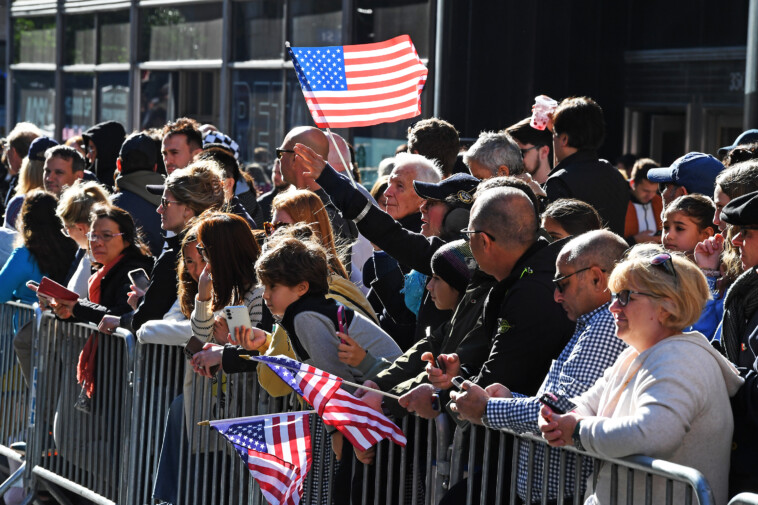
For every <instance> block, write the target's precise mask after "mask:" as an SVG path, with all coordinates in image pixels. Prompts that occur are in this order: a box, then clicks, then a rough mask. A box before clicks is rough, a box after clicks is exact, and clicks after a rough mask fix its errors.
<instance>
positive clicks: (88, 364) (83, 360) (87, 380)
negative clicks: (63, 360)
mask: <svg viewBox="0 0 758 505" xmlns="http://www.w3.org/2000/svg"><path fill="white" fill-rule="evenodd" d="M123 257H124V255H123V254H120V255H119V256H118V257H117V258H116V259H114V260H113V261H111V262H110V263H108V264H107V265H105V266H104V267H103V268H101V269H100V270H98V271H97V272H95V273H94V274H93V275H92V276H91V277H90V278H89V280H88V281H87V293H88V298H89V300H90V301H91V302H94V303H100V294H101V293H100V284H101V283H102V281H103V277H105V275H106V274H107V273H108V272H109V271H110V270H111V269H112V268H113V267H114V266H116V265H117V264H118V262H119V261H121V259H122V258H123ZM97 344H98V338H97V333H90V336H89V338H88V339H87V343H86V344H84V349H82V352H81V353H80V354H79V362H78V363H77V365H76V381H77V382H78V383H79V384H80V385H81V386H82V393H83V394H84V395H86V397H87V398H92V393H94V391H95V355H96V354H97ZM80 397H81V395H80Z"/></svg>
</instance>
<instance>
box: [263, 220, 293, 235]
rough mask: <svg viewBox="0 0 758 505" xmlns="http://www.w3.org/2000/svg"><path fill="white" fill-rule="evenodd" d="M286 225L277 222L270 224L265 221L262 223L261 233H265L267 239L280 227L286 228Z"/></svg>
mask: <svg viewBox="0 0 758 505" xmlns="http://www.w3.org/2000/svg"><path fill="white" fill-rule="evenodd" d="M287 224H288V223H282V222H279V221H277V222H276V223H270V222H268V221H266V222H265V223H263V233H265V234H266V236H267V237H270V236H271V235H273V234H274V232H275V231H276V230H278V229H279V228H281V227H282V226H287Z"/></svg>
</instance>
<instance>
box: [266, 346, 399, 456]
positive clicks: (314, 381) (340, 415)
mask: <svg viewBox="0 0 758 505" xmlns="http://www.w3.org/2000/svg"><path fill="white" fill-rule="evenodd" d="M254 359H255V360H257V361H262V362H263V363H266V364H267V365H268V366H269V367H270V368H271V369H272V370H273V371H274V372H275V373H276V374H277V375H278V376H279V377H280V378H281V379H282V380H283V381H284V382H285V383H287V385H288V386H290V387H291V388H292V389H294V390H295V392H296V393H297V394H299V395H300V396H302V397H303V398H304V399H305V401H307V402H308V403H310V404H311V405H312V406H313V408H315V409H316V411H317V412H318V415H319V416H321V418H322V419H323V420H324V424H328V425H330V426H334V427H335V428H337V429H338V430H339V431H340V432H342V434H343V435H345V437H347V439H348V440H350V442H351V443H352V444H353V446H355V447H358V448H359V449H361V450H363V451H365V450H367V449H368V448H369V447H371V446H372V445H374V444H376V443H377V442H379V441H380V440H383V439H385V438H389V439H390V440H392V441H393V442H395V443H396V444H398V445H401V446H403V447H404V446H405V444H406V443H407V440H406V438H405V435H403V432H402V430H401V429H400V428H398V427H397V425H395V423H393V422H392V421H390V420H389V419H388V418H387V417H386V416H385V415H384V414H381V413H379V412H377V411H376V410H374V409H372V408H371V407H369V406H368V405H366V404H365V403H364V402H363V401H361V400H360V399H359V398H356V397H355V396H353V395H351V394H350V393H348V392H347V391H345V390H344V389H342V388H340V385H341V384H342V379H341V378H340V377H337V376H336V375H332V374H329V373H327V372H324V371H323V370H319V369H318V368H315V367H312V366H310V365H306V364H304V363H300V362H299V361H295V360H294V359H291V358H288V357H286V356H283V355H277V356H256V357H255V358H254Z"/></svg>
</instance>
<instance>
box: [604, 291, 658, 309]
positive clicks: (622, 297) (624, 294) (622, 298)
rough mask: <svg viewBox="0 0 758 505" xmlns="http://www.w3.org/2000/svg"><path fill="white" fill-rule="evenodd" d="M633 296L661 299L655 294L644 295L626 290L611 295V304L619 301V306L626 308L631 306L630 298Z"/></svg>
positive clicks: (640, 292)
mask: <svg viewBox="0 0 758 505" xmlns="http://www.w3.org/2000/svg"><path fill="white" fill-rule="evenodd" d="M631 295H643V296H649V297H650V298H660V296H658V295H654V294H653V293H643V292H642V291H632V290H631V289H624V290H621V291H619V292H618V293H611V303H613V302H616V301H618V302H619V305H621V306H622V307H626V306H627V305H629V301H630V298H629V297H630V296H631Z"/></svg>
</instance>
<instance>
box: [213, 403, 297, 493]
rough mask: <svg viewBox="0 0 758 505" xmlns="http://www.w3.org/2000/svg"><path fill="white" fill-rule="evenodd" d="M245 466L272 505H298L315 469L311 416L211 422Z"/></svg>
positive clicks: (262, 417)
mask: <svg viewBox="0 0 758 505" xmlns="http://www.w3.org/2000/svg"><path fill="white" fill-rule="evenodd" d="M210 424H211V426H212V427H213V428H214V429H216V430H218V432H219V433H221V434H222V435H223V436H224V437H225V438H226V439H227V440H229V441H230V442H231V443H232V445H234V448H235V449H236V450H237V453H239V455H240V457H241V458H242V461H244V462H245V464H246V465H247V467H248V469H249V470H250V473H251V474H252V476H253V478H254V479H255V480H256V481H257V482H258V485H259V486H260V488H261V492H262V493H263V495H264V496H265V497H266V500H268V502H269V503H270V504H272V505H274V504H287V505H297V504H298V503H300V499H301V498H302V496H303V482H304V481H305V478H306V476H307V475H308V470H310V468H311V432H310V427H309V423H308V414H303V413H298V414H276V415H267V416H253V417H248V418H238V419H225V420H220V421H211V423H210Z"/></svg>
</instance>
